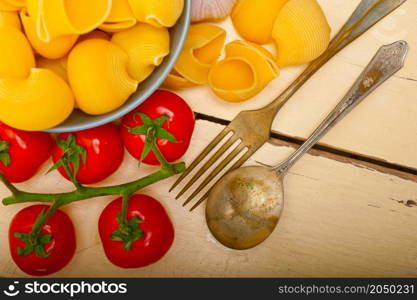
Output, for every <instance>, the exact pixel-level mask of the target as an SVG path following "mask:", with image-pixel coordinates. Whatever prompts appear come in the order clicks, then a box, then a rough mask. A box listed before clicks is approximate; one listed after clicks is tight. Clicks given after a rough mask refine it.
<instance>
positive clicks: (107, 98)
mask: <svg viewBox="0 0 417 300" xmlns="http://www.w3.org/2000/svg"><path fill="white" fill-rule="evenodd" d="M128 61H129V58H128V55H127V54H126V53H125V52H124V51H123V50H122V49H121V48H120V47H118V46H116V45H114V44H113V43H111V42H109V41H105V40H102V39H91V40H87V41H84V42H82V43H79V44H77V45H76V46H75V47H74V49H73V50H72V51H71V53H70V55H69V57H68V79H69V82H70V85H71V87H72V90H73V91H74V94H75V99H76V102H77V105H78V107H79V108H80V109H81V110H83V111H84V112H86V113H88V114H91V115H99V114H105V113H108V112H111V111H113V110H115V109H117V108H119V107H120V106H121V105H123V104H124V103H125V102H126V100H127V99H128V98H129V96H130V95H131V94H132V93H133V92H135V91H136V89H137V86H138V82H137V81H136V80H134V79H132V78H131V77H130V76H129V74H128V73H127V65H128Z"/></svg>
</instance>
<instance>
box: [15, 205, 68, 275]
mask: <svg viewBox="0 0 417 300" xmlns="http://www.w3.org/2000/svg"><path fill="white" fill-rule="evenodd" d="M48 208H49V206H47V205H32V206H29V207H26V208H24V209H22V210H21V211H19V212H18V213H17V214H16V215H15V216H14V218H13V220H12V221H11V223H10V227H9V246H10V254H11V256H12V258H13V260H14V261H15V263H16V264H17V266H18V267H19V268H20V269H21V270H22V271H23V272H25V273H27V274H29V275H33V276H45V275H49V274H52V273H55V272H57V271H59V270H61V269H62V268H63V267H65V266H66V265H67V264H68V263H69V262H70V260H71V259H72V257H73V256H74V253H75V248H76V242H75V231H74V225H73V224H72V221H71V219H70V218H69V217H68V215H67V214H65V213H64V212H63V211H61V210H57V211H55V212H54V213H53V214H52V216H51V217H50V218H49V219H48V220H47V221H46V223H45V225H43V226H42V227H41V234H42V236H43V237H49V238H48V240H46V241H43V242H42V243H41V244H40V245H41V247H43V251H44V253H46V254H47V256H46V257H42V256H39V255H38V254H37V253H36V251H32V252H31V253H30V254H28V255H21V254H19V251H20V249H24V248H25V247H26V246H27V243H25V242H24V241H23V240H22V239H21V238H18V237H16V234H28V233H29V232H31V230H32V227H33V224H34V223H35V221H36V219H37V217H38V215H39V214H40V213H41V212H42V211H44V212H45V211H46V210H47V209H48ZM34 250H35V249H34ZM38 251H39V250H38Z"/></svg>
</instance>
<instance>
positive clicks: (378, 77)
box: [274, 41, 408, 173]
mask: <svg viewBox="0 0 417 300" xmlns="http://www.w3.org/2000/svg"><path fill="white" fill-rule="evenodd" d="M407 52H408V44H407V42H405V41H398V42H395V43H393V44H391V45H386V46H382V47H381V48H380V49H379V50H378V52H377V53H376V55H375V56H374V58H373V59H372V60H371V62H370V63H369V64H368V66H367V67H366V68H365V70H364V71H363V72H362V74H361V75H360V76H359V78H358V80H357V81H356V82H355V84H354V85H353V86H352V88H351V89H350V90H349V92H348V93H347V94H346V96H345V97H344V98H343V99H342V101H340V102H339V104H338V105H337V107H336V108H335V109H334V110H333V111H332V112H331V113H330V114H329V115H328V116H327V117H326V119H325V120H324V121H323V122H322V123H321V124H320V125H319V127H318V128H317V129H316V130H315V131H314V133H313V134H312V135H311V136H310V138H309V139H308V140H307V141H306V142H305V143H304V144H303V145H301V147H300V148H299V149H298V150H297V151H295V152H294V153H293V154H292V155H291V156H290V157H289V158H288V159H287V160H286V161H284V162H283V163H281V164H280V165H278V166H277V167H275V168H274V169H275V170H277V171H278V172H280V173H285V172H286V171H287V170H288V169H289V168H290V167H291V166H292V165H293V164H294V163H295V162H296V161H297V160H298V159H299V158H300V157H301V156H302V155H303V154H304V153H306V152H307V151H308V150H309V149H311V147H313V145H314V144H315V143H316V142H317V141H318V140H320V139H321V138H322V137H323V136H324V135H325V134H326V133H327V132H328V131H329V130H330V129H331V128H333V127H334V126H335V125H336V124H337V123H338V122H339V121H340V120H341V119H343V117H344V116H345V115H346V114H348V113H349V112H350V111H351V110H352V109H353V108H354V107H356V106H357V105H358V104H359V103H360V102H361V101H362V100H363V99H365V98H366V97H367V96H368V95H369V94H370V93H371V92H373V91H374V90H375V89H376V88H377V87H379V86H380V85H381V84H382V83H384V82H385V81H386V80H387V79H388V78H390V77H391V76H392V75H394V74H395V73H396V72H398V71H399V70H400V69H401V68H402V67H403V66H404V62H405V58H406V56H407Z"/></svg>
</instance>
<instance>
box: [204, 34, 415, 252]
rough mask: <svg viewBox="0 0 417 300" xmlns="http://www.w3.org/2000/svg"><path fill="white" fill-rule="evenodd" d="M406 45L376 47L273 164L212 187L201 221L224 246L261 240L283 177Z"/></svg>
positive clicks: (399, 59)
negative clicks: (343, 90)
mask: <svg viewBox="0 0 417 300" xmlns="http://www.w3.org/2000/svg"><path fill="white" fill-rule="evenodd" d="M407 51H408V44H407V42H405V41H398V42H395V43H393V44H391V45H386V46H383V47H381V48H380V49H379V50H378V52H377V53H376V55H375V57H374V58H373V59H372V61H371V62H370V63H369V65H368V66H367V67H366V68H365V70H364V72H363V73H362V74H361V75H360V77H359V78H358V80H357V81H356V82H355V84H354V85H353V87H352V88H351V89H350V90H349V92H348V93H347V95H346V96H345V97H344V98H343V99H342V101H341V102H340V103H339V104H338V105H337V107H336V108H335V109H334V110H333V111H332V112H331V113H330V114H329V115H328V116H327V117H326V119H325V120H324V121H323V122H322V123H321V124H320V125H319V127H318V128H317V129H316V130H315V131H314V133H313V134H312V135H311V137H310V138H309V139H308V140H307V141H306V142H305V143H304V144H303V145H302V146H301V147H300V148H299V149H298V150H297V151H295V152H294V153H293V154H292V155H291V156H290V157H289V158H288V159H287V160H286V161H284V162H282V163H281V164H279V165H278V166H275V167H270V166H253V167H244V168H240V169H236V170H234V171H232V172H230V173H228V174H226V175H225V176H224V177H223V178H222V179H221V180H220V181H219V182H218V183H217V184H216V185H215V186H214V187H213V188H212V189H211V192H210V194H209V196H208V201H207V206H206V221H207V225H208V227H209V229H210V231H211V233H212V234H213V235H214V237H215V238H216V239H217V240H218V241H219V242H220V243H222V244H223V245H225V246H226V247H229V248H232V249H239V250H242V249H248V248H252V247H254V246H256V245H258V244H259V243H261V242H263V241H264V240H265V239H266V238H267V237H268V236H269V235H270V234H271V233H272V231H273V230H274V228H275V227H276V225H277V223H278V220H279V217H280V214H281V211H282V208H283V205H284V188H283V177H284V176H285V174H286V173H287V172H288V170H289V169H290V168H291V167H292V166H293V165H294V163H295V162H297V161H298V159H300V157H301V156H303V155H304V154H305V153H306V152H307V151H308V150H310V149H311V147H313V145H314V144H315V143H316V142H317V141H318V140H320V139H321V138H322V137H323V136H324V135H325V134H326V133H327V132H328V131H329V130H330V129H331V128H332V127H334V126H335V125H336V123H338V122H339V121H340V120H341V119H342V118H343V117H344V116H346V115H347V114H348V113H349V112H350V111H351V110H352V109H353V108H354V107H355V106H356V105H358V104H359V103H360V102H361V101H362V100H363V99H365V98H366V97H367V96H368V95H369V94H370V93H371V92H372V91H374V90H375V89H376V88H377V87H378V86H380V85H381V84H382V83H383V82H385V81H386V80H387V79H388V78H390V77H391V76H392V75H394V74H395V73H396V72H397V71H399V70H400V69H401V68H402V67H403V66H404V61H405V57H406V55H407Z"/></svg>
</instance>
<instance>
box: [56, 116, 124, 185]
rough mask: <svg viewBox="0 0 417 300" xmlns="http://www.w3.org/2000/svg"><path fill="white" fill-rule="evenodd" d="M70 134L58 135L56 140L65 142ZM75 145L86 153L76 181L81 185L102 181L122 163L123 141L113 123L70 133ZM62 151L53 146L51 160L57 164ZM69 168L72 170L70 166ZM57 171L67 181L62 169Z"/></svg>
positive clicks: (66, 175) (65, 173)
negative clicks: (72, 135)
mask: <svg viewBox="0 0 417 300" xmlns="http://www.w3.org/2000/svg"><path fill="white" fill-rule="evenodd" d="M69 134H70V133H62V134H59V135H58V139H62V140H66V139H67V138H68V136H69ZM72 134H74V135H75V138H76V143H77V144H78V145H80V146H82V147H83V148H84V149H85V150H86V151H87V157H86V164H84V163H83V161H82V159H81V163H80V169H79V171H78V173H77V177H76V178H77V180H78V182H79V183H81V184H92V183H97V182H99V181H102V180H104V179H106V178H107V177H109V176H110V175H111V174H113V173H114V172H115V171H116V170H117V169H118V168H119V167H120V165H121V163H122V161H123V154H124V148H123V141H122V139H121V137H120V134H119V130H118V127H117V126H116V125H114V124H113V123H109V124H106V125H103V126H99V127H96V128H93V129H87V130H82V131H78V132H74V133H72ZM63 153H64V151H63V150H62V149H61V148H60V147H59V146H58V145H57V144H55V147H54V150H53V154H52V158H53V161H54V162H57V161H58V160H59V159H60V158H61V156H62V155H63ZM70 165H71V168H72V164H70ZM58 171H59V172H60V173H61V175H62V176H64V177H65V178H66V179H69V177H68V174H67V172H65V169H64V167H60V168H58Z"/></svg>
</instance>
